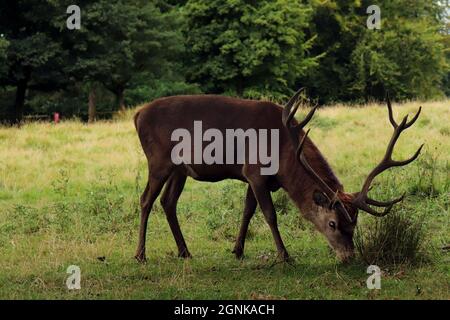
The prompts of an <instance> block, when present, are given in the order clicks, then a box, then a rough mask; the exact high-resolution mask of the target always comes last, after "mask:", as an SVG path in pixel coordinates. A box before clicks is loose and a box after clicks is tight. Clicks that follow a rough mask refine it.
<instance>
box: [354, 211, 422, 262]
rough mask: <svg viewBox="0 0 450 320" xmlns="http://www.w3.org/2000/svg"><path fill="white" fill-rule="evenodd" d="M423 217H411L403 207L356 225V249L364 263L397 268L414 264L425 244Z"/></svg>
mask: <svg viewBox="0 0 450 320" xmlns="http://www.w3.org/2000/svg"><path fill="white" fill-rule="evenodd" d="M422 218H423V217H420V219H419V218H418V217H411V214H410V212H409V210H407V209H406V208H405V207H402V208H399V209H397V210H395V209H393V211H392V212H391V213H390V214H389V215H387V216H386V217H383V218H373V219H370V221H369V222H368V223H365V224H363V225H362V226H361V225H360V226H358V227H357V230H356V234H355V239H354V241H355V246H356V249H357V251H358V252H359V255H360V258H361V259H362V260H363V261H364V262H365V263H367V264H376V265H399V264H413V263H415V262H417V260H418V258H419V256H420V253H421V249H422V247H423V245H424V242H425V233H424V227H425V224H424V223H423V219H422Z"/></svg>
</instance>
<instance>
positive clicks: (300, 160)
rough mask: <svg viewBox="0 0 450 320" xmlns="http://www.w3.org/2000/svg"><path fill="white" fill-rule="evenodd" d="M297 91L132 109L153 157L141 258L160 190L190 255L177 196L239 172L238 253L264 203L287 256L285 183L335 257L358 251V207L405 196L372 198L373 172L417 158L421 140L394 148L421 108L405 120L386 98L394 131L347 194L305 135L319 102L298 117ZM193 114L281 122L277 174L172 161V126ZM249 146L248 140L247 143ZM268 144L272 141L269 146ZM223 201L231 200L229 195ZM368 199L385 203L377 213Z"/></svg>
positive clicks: (235, 123) (245, 122)
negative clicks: (397, 152) (400, 153)
mask: <svg viewBox="0 0 450 320" xmlns="http://www.w3.org/2000/svg"><path fill="white" fill-rule="evenodd" d="M301 91H302V90H299V91H298V92H297V93H296V94H295V95H294V96H293V97H292V98H291V99H290V100H289V102H288V103H287V104H286V106H285V107H284V108H282V107H280V106H278V105H276V104H274V103H271V102H264V101H253V100H243V99H236V98H230V97H222V96H214V95H201V96H175V97H167V98H161V99H158V100H155V101H153V102H152V103H150V104H148V105H147V106H145V107H143V108H142V109H141V110H139V111H138V112H137V113H136V115H135V126H136V130H137V132H138V134H139V139H140V142H141V145H142V148H143V150H144V152H145V155H146V157H147V160H148V170H149V176H148V182H147V186H146V188H145V191H144V192H143V194H142V196H141V209H142V212H141V221H140V231H139V244H138V247H137V252H136V259H137V260H138V261H140V262H143V261H145V259H146V256H145V237H146V230H147V221H148V217H149V214H150V211H151V208H152V205H153V203H154V201H155V199H156V198H157V197H158V195H159V193H160V192H161V190H162V188H163V186H164V184H165V185H166V187H165V190H164V192H163V194H162V196H161V204H162V207H163V209H164V211H165V214H166V217H167V221H168V223H169V226H170V228H171V230H172V233H173V236H174V238H175V242H176V244H177V246H178V254H179V256H180V257H184V258H186V257H190V256H191V255H190V253H189V250H188V248H187V246H186V243H185V240H184V238H183V235H182V233H181V230H180V226H179V223H178V219H177V215H176V206H177V201H178V199H179V197H180V195H181V192H182V191H183V187H184V184H185V182H186V178H187V177H188V176H190V177H192V178H194V179H195V180H200V181H210V182H215V181H220V180H223V179H238V180H241V181H244V182H246V183H248V188H247V194H246V199H245V209H244V214H243V219H242V223H241V227H240V231H239V235H238V237H237V240H236V244H235V247H234V250H233V252H234V254H235V255H236V257H237V258H241V257H242V256H243V252H244V242H245V237H246V233H247V229H248V226H249V223H250V220H251V218H252V216H253V214H254V213H255V209H256V206H257V204H259V206H260V208H261V210H262V212H263V214H264V218H265V220H266V221H267V223H268V225H269V227H270V230H271V232H272V235H273V238H274V240H275V244H276V247H277V250H278V254H279V256H280V257H281V258H282V259H283V260H287V259H288V258H289V255H288V252H287V250H286V248H285V246H284V244H283V241H282V239H281V236H280V233H279V231H278V226H277V217H276V213H275V209H274V205H273V202H272V198H271V192H272V191H275V190H278V189H279V188H283V189H284V190H285V191H286V192H287V193H288V195H289V197H290V198H291V199H292V200H293V202H294V203H295V205H296V206H297V207H298V208H299V210H300V212H301V213H302V214H303V216H304V217H305V218H306V219H307V220H309V221H311V222H312V223H313V224H314V225H315V227H316V228H317V230H318V231H319V232H321V233H322V234H323V235H324V236H325V237H326V238H327V240H328V242H329V244H330V245H331V247H332V248H333V249H334V251H335V252H336V254H337V256H338V258H339V259H340V260H342V261H346V260H348V259H349V258H351V257H352V256H353V252H354V245H353V232H354V229H355V226H356V222H357V214H358V209H361V210H363V211H365V212H367V213H369V214H371V215H374V216H379V217H381V216H384V215H386V214H387V213H389V211H390V210H391V208H392V206H393V205H394V204H396V203H398V202H400V201H401V200H402V199H403V196H402V197H400V198H398V199H394V200H392V201H383V202H382V201H377V200H374V199H371V198H369V197H368V195H367V194H368V192H369V189H370V185H371V183H372V181H373V180H374V178H375V177H376V176H377V175H379V174H380V173H382V172H383V171H385V170H386V169H388V168H391V167H396V166H404V165H407V164H408V163H410V162H412V161H413V160H415V159H416V158H417V157H418V156H419V153H420V151H421V149H422V147H423V145H422V146H421V147H420V148H419V149H418V150H417V152H416V153H415V154H414V155H413V156H412V157H411V158H410V159H408V160H405V161H395V160H393V159H392V152H393V150H394V146H395V143H396V142H397V140H398V138H399V136H400V134H401V133H402V131H403V130H405V129H407V128H409V127H410V126H411V125H412V124H413V123H414V122H415V121H416V120H417V118H418V117H419V114H420V111H421V109H419V111H418V112H417V114H416V115H415V116H414V118H413V119H412V120H411V121H409V122H408V116H405V118H404V119H403V121H402V122H401V123H400V124H397V123H396V122H395V120H394V118H393V114H392V107H391V103H390V101H389V97H387V106H388V110H389V120H390V122H391V124H392V126H393V127H394V133H393V135H392V138H391V140H390V142H389V145H388V147H387V150H386V154H385V155H384V158H383V159H382V161H381V162H380V163H379V164H378V165H377V166H376V167H375V168H374V169H373V170H372V172H370V173H369V175H368V176H367V179H366V180H365V182H364V184H363V186H362V189H361V191H360V192H356V193H346V192H345V191H344V187H343V185H342V184H341V183H340V182H339V180H338V178H337V177H336V175H335V174H334V173H333V171H332V169H331V168H330V166H329V165H328V163H327V161H326V160H325V158H324V157H323V156H322V154H321V153H320V151H319V150H318V149H317V147H316V146H315V145H314V143H313V142H312V141H311V140H310V139H309V138H308V137H307V135H308V132H306V133H305V132H304V131H303V128H304V127H305V125H306V124H307V123H308V122H309V121H310V120H311V118H312V116H313V115H314V112H315V111H316V109H317V106H316V107H315V108H313V109H311V111H310V112H309V114H308V115H307V116H306V118H305V119H304V120H303V121H301V122H300V123H298V122H297V121H296V120H295V118H294V115H295V113H296V111H297V108H298V106H299V103H298V101H299V96H300V93H301ZM194 121H202V123H203V127H204V128H205V129H208V128H216V129H218V130H220V131H221V132H223V133H224V132H225V131H226V129H230V128H234V129H243V130H247V129H250V128H254V129H269V130H270V129H278V130H279V140H280V141H279V169H278V172H277V173H275V174H273V175H262V174H261V171H260V168H261V167H262V165H261V164H260V163H257V164H249V163H247V162H246V163H244V164H210V165H207V164H185V163H182V164H174V162H173V161H172V159H171V150H172V149H173V148H174V145H175V142H173V141H172V140H171V134H172V132H173V131H174V130H175V129H177V128H185V129H187V130H188V131H189V132H193V131H194V128H193V127H194V124H193V123H194ZM246 147H248V145H247V146H246ZM269 149H270V148H269ZM224 200H226V199H224ZM371 206H375V207H383V208H385V209H384V211H382V212H378V211H377V210H375V209H373V208H372V207H371Z"/></svg>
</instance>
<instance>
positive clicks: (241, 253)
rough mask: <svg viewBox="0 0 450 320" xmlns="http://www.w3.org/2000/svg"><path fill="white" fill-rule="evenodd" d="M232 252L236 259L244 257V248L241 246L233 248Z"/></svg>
mask: <svg viewBox="0 0 450 320" xmlns="http://www.w3.org/2000/svg"><path fill="white" fill-rule="evenodd" d="M232 252H233V253H234V256H235V257H236V259H238V260H242V259H244V250H242V248H234V250H233V251H232Z"/></svg>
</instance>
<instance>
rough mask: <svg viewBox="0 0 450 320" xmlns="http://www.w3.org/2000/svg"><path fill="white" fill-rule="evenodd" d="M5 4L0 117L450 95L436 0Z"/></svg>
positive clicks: (1, 7)
mask: <svg viewBox="0 0 450 320" xmlns="http://www.w3.org/2000/svg"><path fill="white" fill-rule="evenodd" d="M71 4H72V3H71V1H67V0H47V1H39V2H36V1H32V0H20V1H15V0H5V1H2V2H1V4H0V118H1V119H9V120H10V121H11V122H13V123H14V122H19V121H20V120H21V119H22V117H23V115H24V114H25V115H26V114H45V115H50V114H52V113H53V112H59V113H61V114H62V115H63V116H66V117H67V116H72V115H75V116H79V117H83V118H84V117H87V114H88V101H89V105H90V106H91V107H95V106H96V109H95V108H94V109H93V110H90V111H91V113H92V112H94V113H93V114H91V115H92V116H93V117H94V118H95V111H96V112H97V116H101V115H102V114H108V113H111V112H112V111H116V110H118V109H120V108H122V109H123V108H125V107H126V106H127V105H134V104H137V103H141V102H145V101H149V100H152V99H154V98H156V97H159V96H165V95H172V94H182V93H201V92H203V93H218V94H228V95H236V96H242V97H250V98H260V97H266V98H271V99H275V100H282V99H284V98H285V97H286V96H288V95H289V94H291V93H292V91H293V90H295V89H296V88H298V87H300V86H305V87H308V88H309V89H310V91H309V94H310V95H311V96H313V97H314V98H316V99H318V100H319V101H320V102H322V103H330V102H334V101H344V102H348V101H350V102H351V101H368V100H372V99H375V100H377V99H382V98H383V96H384V94H385V91H386V90H389V91H390V92H392V93H393V95H394V96H395V98H397V99H399V100H402V99H416V98H423V99H429V98H435V97H440V96H443V95H444V94H447V95H448V94H449V88H448V87H449V69H450V68H449V32H448V26H447V25H446V23H448V17H446V15H448V11H446V10H445V7H443V6H442V4H440V1H437V0H418V1H414V4H413V5H411V2H410V1H408V0H396V1H388V0H380V1H378V2H377V4H378V5H379V6H380V9H381V29H373V30H372V29H368V28H367V26H366V21H367V19H368V17H369V15H370V13H367V12H366V10H367V7H369V6H370V5H371V4H372V3H371V1H366V0H328V1H323V0H298V1H290V0H259V1H255V0H208V1H207V0H188V1H186V0H184V1H183V0H152V1H145V0H134V1H125V0H118V1H106V0H96V1H86V0H84V1H78V4H77V5H78V6H79V7H80V9H81V29H79V30H69V29H68V28H67V27H66V20H67V19H68V18H69V16H70V13H67V12H66V10H67V7H68V6H69V5H71Z"/></svg>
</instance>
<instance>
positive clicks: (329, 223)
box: [328, 221, 336, 230]
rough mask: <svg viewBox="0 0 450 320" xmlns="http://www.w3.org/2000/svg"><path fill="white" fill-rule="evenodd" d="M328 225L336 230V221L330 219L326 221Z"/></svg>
mask: <svg viewBox="0 0 450 320" xmlns="http://www.w3.org/2000/svg"><path fill="white" fill-rule="evenodd" d="M328 225H329V226H330V228H331V229H333V230H336V222H334V221H330V222H328Z"/></svg>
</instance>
